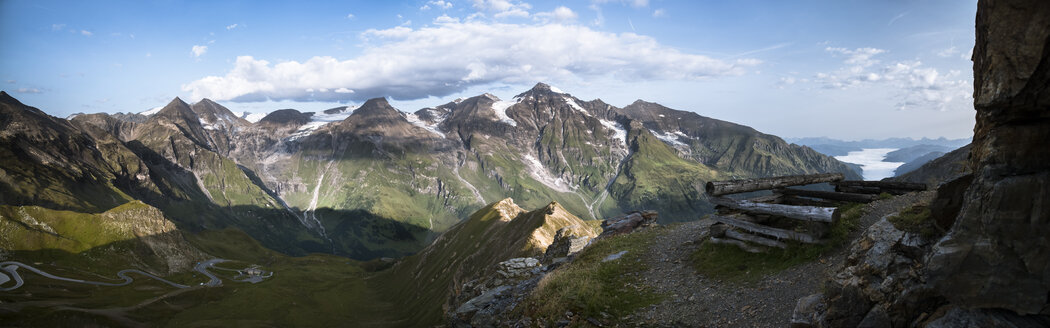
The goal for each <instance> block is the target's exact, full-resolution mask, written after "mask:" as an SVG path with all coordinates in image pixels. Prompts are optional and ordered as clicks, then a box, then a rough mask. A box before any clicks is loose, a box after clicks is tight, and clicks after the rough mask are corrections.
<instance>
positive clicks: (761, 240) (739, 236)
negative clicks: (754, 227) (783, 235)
mask: <svg viewBox="0 0 1050 328" xmlns="http://www.w3.org/2000/svg"><path fill="white" fill-rule="evenodd" d="M725 235H726V237H729V238H733V239H736V240H743V241H747V242H752V243H755V244H759V245H763V246H769V247H776V248H782V249H786V248H787V247H788V245H787V244H785V243H783V242H780V241H776V240H773V239H769V238H766V237H759V236H755V235H752V234H747V233H743V232H739V231H736V230H726V232H725Z"/></svg>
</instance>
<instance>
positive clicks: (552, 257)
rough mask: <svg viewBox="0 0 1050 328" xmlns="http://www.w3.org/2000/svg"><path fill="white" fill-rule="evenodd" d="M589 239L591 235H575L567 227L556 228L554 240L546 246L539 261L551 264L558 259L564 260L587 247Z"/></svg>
mask: <svg viewBox="0 0 1050 328" xmlns="http://www.w3.org/2000/svg"><path fill="white" fill-rule="evenodd" d="M590 241H591V237H589V236H582V237H581V236H577V235H576V234H575V233H573V231H572V230H571V229H570V228H569V227H565V228H561V229H558V232H556V233H555V234H554V241H553V242H551V245H550V246H547V251H546V252H544V253H543V259H541V260H540V263H542V264H543V265H551V264H552V263H555V262H559V261H562V262H564V261H566V258H567V257H569V256H572V255H573V254H576V253H577V252H579V251H580V250H582V249H583V248H584V247H587V245H588V244H590Z"/></svg>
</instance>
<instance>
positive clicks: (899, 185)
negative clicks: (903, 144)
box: [831, 180, 926, 191]
mask: <svg viewBox="0 0 1050 328" xmlns="http://www.w3.org/2000/svg"><path fill="white" fill-rule="evenodd" d="M831 184H832V185H835V186H836V187H837V186H849V187H873V188H880V189H896V190H908V191H923V190H926V184H925V183H915V182H897V181H857V180H845V181H834V182H831Z"/></svg>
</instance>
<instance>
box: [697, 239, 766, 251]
mask: <svg viewBox="0 0 1050 328" xmlns="http://www.w3.org/2000/svg"><path fill="white" fill-rule="evenodd" d="M707 241H709V242H711V243H714V244H724V245H733V246H736V247H739V248H740V249H741V250H743V251H745V252H748V253H765V252H766V250H764V249H762V248H759V247H755V246H753V245H750V244H748V243H745V242H742V241H739V240H736V239H724V238H718V237H711V238H708V239H707Z"/></svg>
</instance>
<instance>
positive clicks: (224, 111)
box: [190, 98, 251, 127]
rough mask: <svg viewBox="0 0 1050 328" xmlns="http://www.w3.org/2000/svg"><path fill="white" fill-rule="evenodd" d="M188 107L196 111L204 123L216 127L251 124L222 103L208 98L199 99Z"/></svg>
mask: <svg viewBox="0 0 1050 328" xmlns="http://www.w3.org/2000/svg"><path fill="white" fill-rule="evenodd" d="M190 109H191V110H193V112H194V113H196V114H197V116H198V117H200V119H201V120H203V122H204V123H207V124H212V125H213V126H216V127H218V126H222V127H230V126H238V125H240V126H244V125H249V124H251V123H250V122H248V121H247V120H245V119H243V118H241V117H238V116H237V115H235V114H233V112H232V111H230V109H228V108H226V107H225V106H223V105H219V104H218V103H216V102H214V101H212V100H211V99H208V98H204V99H201V101H199V102H197V103H195V104H193V105H192V106H190Z"/></svg>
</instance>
